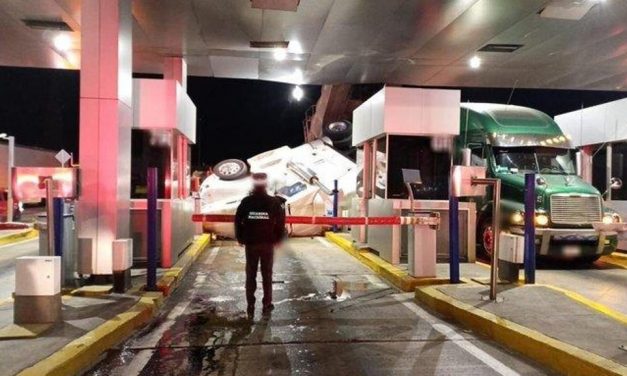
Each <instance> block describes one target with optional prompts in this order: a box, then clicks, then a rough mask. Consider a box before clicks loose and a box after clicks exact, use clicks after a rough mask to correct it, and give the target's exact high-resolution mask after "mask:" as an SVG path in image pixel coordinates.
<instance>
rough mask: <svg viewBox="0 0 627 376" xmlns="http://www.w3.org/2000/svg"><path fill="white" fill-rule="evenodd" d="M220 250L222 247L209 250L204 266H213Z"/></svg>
mask: <svg viewBox="0 0 627 376" xmlns="http://www.w3.org/2000/svg"><path fill="white" fill-rule="evenodd" d="M219 249H220V247H212V248H211V249H210V250H209V256H207V258H206V259H205V261H204V262H203V264H204V265H209V264H213V260H215V258H216V256H217V255H218V250H219Z"/></svg>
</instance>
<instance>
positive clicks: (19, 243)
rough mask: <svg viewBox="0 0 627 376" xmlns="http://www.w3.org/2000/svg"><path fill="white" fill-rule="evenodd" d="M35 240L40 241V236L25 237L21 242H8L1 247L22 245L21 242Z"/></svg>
mask: <svg viewBox="0 0 627 376" xmlns="http://www.w3.org/2000/svg"><path fill="white" fill-rule="evenodd" d="M35 241H39V237H34V238H30V239H24V240H20V241H19V242H14V243H8V244H4V245H0V248H7V247H14V246H16V245H21V244H25V243H28V242H35Z"/></svg>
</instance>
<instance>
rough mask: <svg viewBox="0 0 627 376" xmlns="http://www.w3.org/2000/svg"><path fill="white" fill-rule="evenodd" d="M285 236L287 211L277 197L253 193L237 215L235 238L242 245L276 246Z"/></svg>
mask: <svg viewBox="0 0 627 376" xmlns="http://www.w3.org/2000/svg"><path fill="white" fill-rule="evenodd" d="M284 234H285V209H284V207H283V204H282V203H281V201H280V200H279V199H277V198H276V197H273V196H270V195H268V194H267V193H266V192H253V193H252V194H251V195H250V196H247V197H245V198H244V199H243V200H242V202H241V203H240V204H239V206H238V207H237V212H236V213H235V236H236V238H237V241H238V242H239V243H240V244H244V245H258V244H268V245H272V244H276V243H278V242H279V241H281V239H282V238H283V236H284Z"/></svg>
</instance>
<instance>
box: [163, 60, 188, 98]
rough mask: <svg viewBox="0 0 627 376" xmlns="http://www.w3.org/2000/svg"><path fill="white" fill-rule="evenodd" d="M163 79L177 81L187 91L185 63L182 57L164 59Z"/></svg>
mask: <svg viewBox="0 0 627 376" xmlns="http://www.w3.org/2000/svg"><path fill="white" fill-rule="evenodd" d="M163 78H164V79H165V80H176V81H178V82H179V83H180V84H181V86H182V87H183V90H185V91H187V63H186V62H185V59H183V58H182V57H166V58H165V60H164V61H163Z"/></svg>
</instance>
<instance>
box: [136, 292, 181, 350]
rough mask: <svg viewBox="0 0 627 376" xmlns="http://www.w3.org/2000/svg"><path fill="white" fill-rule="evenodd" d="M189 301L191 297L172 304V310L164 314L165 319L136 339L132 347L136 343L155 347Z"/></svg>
mask: <svg viewBox="0 0 627 376" xmlns="http://www.w3.org/2000/svg"><path fill="white" fill-rule="evenodd" d="M190 302H191V299H189V300H186V301H184V302H181V303H179V304H177V305H176V306H174V308H172V310H171V311H170V312H169V313H168V315H167V316H166V318H165V321H164V322H163V323H162V324H161V325H159V326H158V327H156V328H155V329H153V330H152V331H151V332H150V334H148V335H147V336H146V337H144V338H142V339H140V340H139V341H138V342H139V343H138V344H136V343H134V344H133V347H137V346H138V345H141V347H156V346H157V344H158V343H159V340H160V339H161V337H162V336H163V334H164V333H165V332H166V331H167V330H168V329H170V328H171V327H172V325H174V323H175V322H176V321H175V320H176V318H177V317H179V316H180V315H182V314H183V312H185V310H186V309H187V306H189V304H190Z"/></svg>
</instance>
